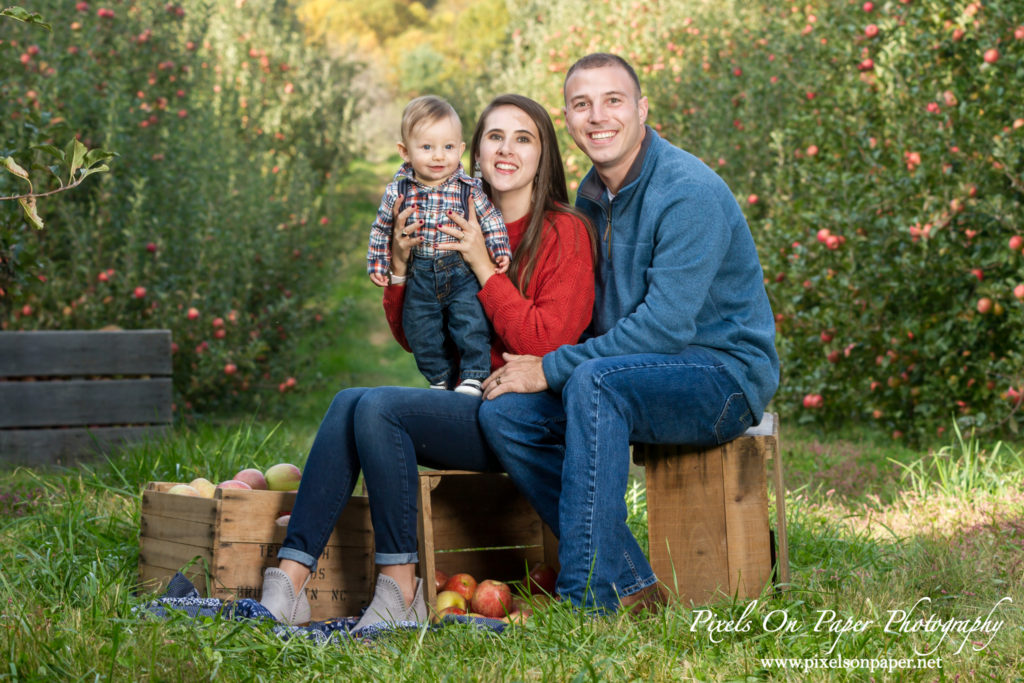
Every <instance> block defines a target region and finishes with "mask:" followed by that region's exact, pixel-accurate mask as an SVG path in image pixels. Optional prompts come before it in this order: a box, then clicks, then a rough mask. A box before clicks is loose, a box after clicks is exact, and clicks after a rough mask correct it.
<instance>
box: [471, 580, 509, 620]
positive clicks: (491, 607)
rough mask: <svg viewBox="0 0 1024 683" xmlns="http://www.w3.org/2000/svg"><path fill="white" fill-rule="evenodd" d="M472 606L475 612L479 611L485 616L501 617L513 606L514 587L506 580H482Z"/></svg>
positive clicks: (474, 595)
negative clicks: (510, 586) (509, 585)
mask: <svg viewBox="0 0 1024 683" xmlns="http://www.w3.org/2000/svg"><path fill="white" fill-rule="evenodd" d="M470 606H471V607H472V609H473V611H474V612H479V613H480V614H482V615H484V616H485V617H490V618H492V619H500V618H501V617H504V616H507V615H508V613H509V611H510V610H511V608H512V589H511V588H509V587H508V584H507V583H505V582H504V581H495V580H494V579H486V580H484V581H481V582H480V585H479V586H477V587H476V593H474V594H473V600H472V602H471V603H470Z"/></svg>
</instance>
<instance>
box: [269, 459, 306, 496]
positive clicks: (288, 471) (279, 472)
mask: <svg viewBox="0 0 1024 683" xmlns="http://www.w3.org/2000/svg"><path fill="white" fill-rule="evenodd" d="M263 476H264V478H266V480H267V488H269V489H270V490H271V491H295V490H296V489H298V488H299V480H300V479H301V478H302V470H300V469H299V468H298V467H296V466H295V465H292V464H291V463H287V462H282V463H278V464H276V465H273V466H271V467H270V468H269V469H268V470H267V471H266V472H264V473H263Z"/></svg>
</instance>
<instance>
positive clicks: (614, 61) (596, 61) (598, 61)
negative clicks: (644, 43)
mask: <svg viewBox="0 0 1024 683" xmlns="http://www.w3.org/2000/svg"><path fill="white" fill-rule="evenodd" d="M603 66H619V67H622V68H623V69H625V70H626V73H627V74H629V77H630V79H632V81H633V85H635V86H636V96H637V99H639V98H640V97H642V95H643V91H642V90H641V89H640V78H639V77H638V76H637V75H636V71H635V70H634V69H633V67H632V65H630V63H629V62H627V61H626V60H625V59H623V58H622V57H620V56H618V55H613V54H611V53H610V52H593V53H591V54H589V55H587V56H586V57H580V58H579V59H577V60H576V63H575V64H573V65H572V66H570V67H569V70H568V71H567V72H566V73H565V83H568V82H569V77H570V76H572V75H573V74H574V73H575V72H577V71H579V70H581V69H600V68H601V67H603ZM565 83H563V84H562V92H563V94H564V92H565Z"/></svg>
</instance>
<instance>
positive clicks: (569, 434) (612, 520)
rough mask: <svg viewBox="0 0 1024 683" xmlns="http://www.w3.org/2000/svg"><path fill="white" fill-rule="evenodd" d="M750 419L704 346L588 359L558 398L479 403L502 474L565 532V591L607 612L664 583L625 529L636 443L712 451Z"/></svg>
mask: <svg viewBox="0 0 1024 683" xmlns="http://www.w3.org/2000/svg"><path fill="white" fill-rule="evenodd" d="M753 420H754V418H753V415H752V414H751V412H750V407H749V405H748V404H747V400H746V398H745V397H744V395H743V393H742V392H741V391H740V389H739V387H738V385H737V384H736V382H735V381H734V380H733V379H732V377H730V376H729V375H728V374H727V373H726V371H725V369H724V367H723V365H722V364H721V362H720V361H719V360H718V359H717V358H716V357H715V355H714V353H713V352H711V351H709V350H707V349H704V348H701V347H690V348H688V349H686V351H684V352H683V353H681V354H678V355H662V354H641V355H631V356H615V357H611V358H599V359H595V360H589V361H586V362H584V363H582V364H580V365H579V367H577V368H576V370H575V371H574V372H573V374H572V377H571V378H570V379H569V381H568V382H567V383H566V385H565V387H564V389H563V391H562V395H561V396H559V395H557V394H555V393H554V392H551V391H546V392H540V393H536V394H511V393H510V394H503V395H501V396H499V397H498V398H496V399H494V400H492V401H484V402H483V404H482V405H481V408H480V426H481V428H482V429H483V431H484V434H485V435H486V437H487V441H488V443H489V444H490V445H491V448H492V449H493V450H494V452H495V454H496V455H497V456H498V459H499V460H500V461H501V464H502V466H503V467H504V469H505V471H506V472H508V473H509V476H511V477H512V478H513V479H514V480H515V482H516V484H517V485H518V486H519V488H520V490H522V491H523V493H524V494H525V495H526V497H527V499H528V500H529V501H530V503H532V504H533V507H534V508H535V509H536V510H537V512H538V514H540V516H541V518H542V519H543V520H544V521H545V522H546V523H547V524H548V526H550V527H551V528H552V529H553V530H556V533H557V534H558V536H559V546H558V560H559V563H560V564H561V565H562V567H561V572H560V573H559V575H558V593H559V594H560V595H561V596H563V597H565V598H568V599H569V600H571V601H572V603H573V604H574V605H578V606H589V607H598V608H600V609H602V610H607V611H614V610H616V609H618V606H619V599H620V598H621V597H624V596H627V595H631V594H632V593H635V592H637V591H639V590H641V589H643V588H645V587H647V586H649V585H651V584H653V583H655V581H656V580H657V579H656V577H655V576H654V572H653V570H652V569H651V565H650V563H649V562H648V561H647V558H646V557H645V556H644V554H643V552H642V551H641V550H640V546H639V545H638V544H637V542H636V539H635V538H634V537H633V534H632V533H631V532H630V530H629V527H628V526H627V525H626V516H627V511H626V502H625V494H626V486H627V483H628V481H627V480H628V477H629V457H630V456H629V444H630V443H631V442H640V443H680V444H682V443H685V444H692V445H695V446H713V445H718V444H721V443H725V442H726V441H729V440H731V439H733V438H735V437H737V436H739V435H740V434H742V433H743V432H744V431H746V430H747V428H748V427H750V426H751V424H752V423H753ZM665 578H666V579H667V580H670V577H665Z"/></svg>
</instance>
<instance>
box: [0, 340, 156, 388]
mask: <svg viewBox="0 0 1024 683" xmlns="http://www.w3.org/2000/svg"><path fill="white" fill-rule="evenodd" d="M170 374H171V332H170V330H123V331H116V332H114V331H109V332H108V331H85V330H64V331H33V332H0V377H75V376H77V377H82V376H91V375H164V376H169V375H170Z"/></svg>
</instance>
